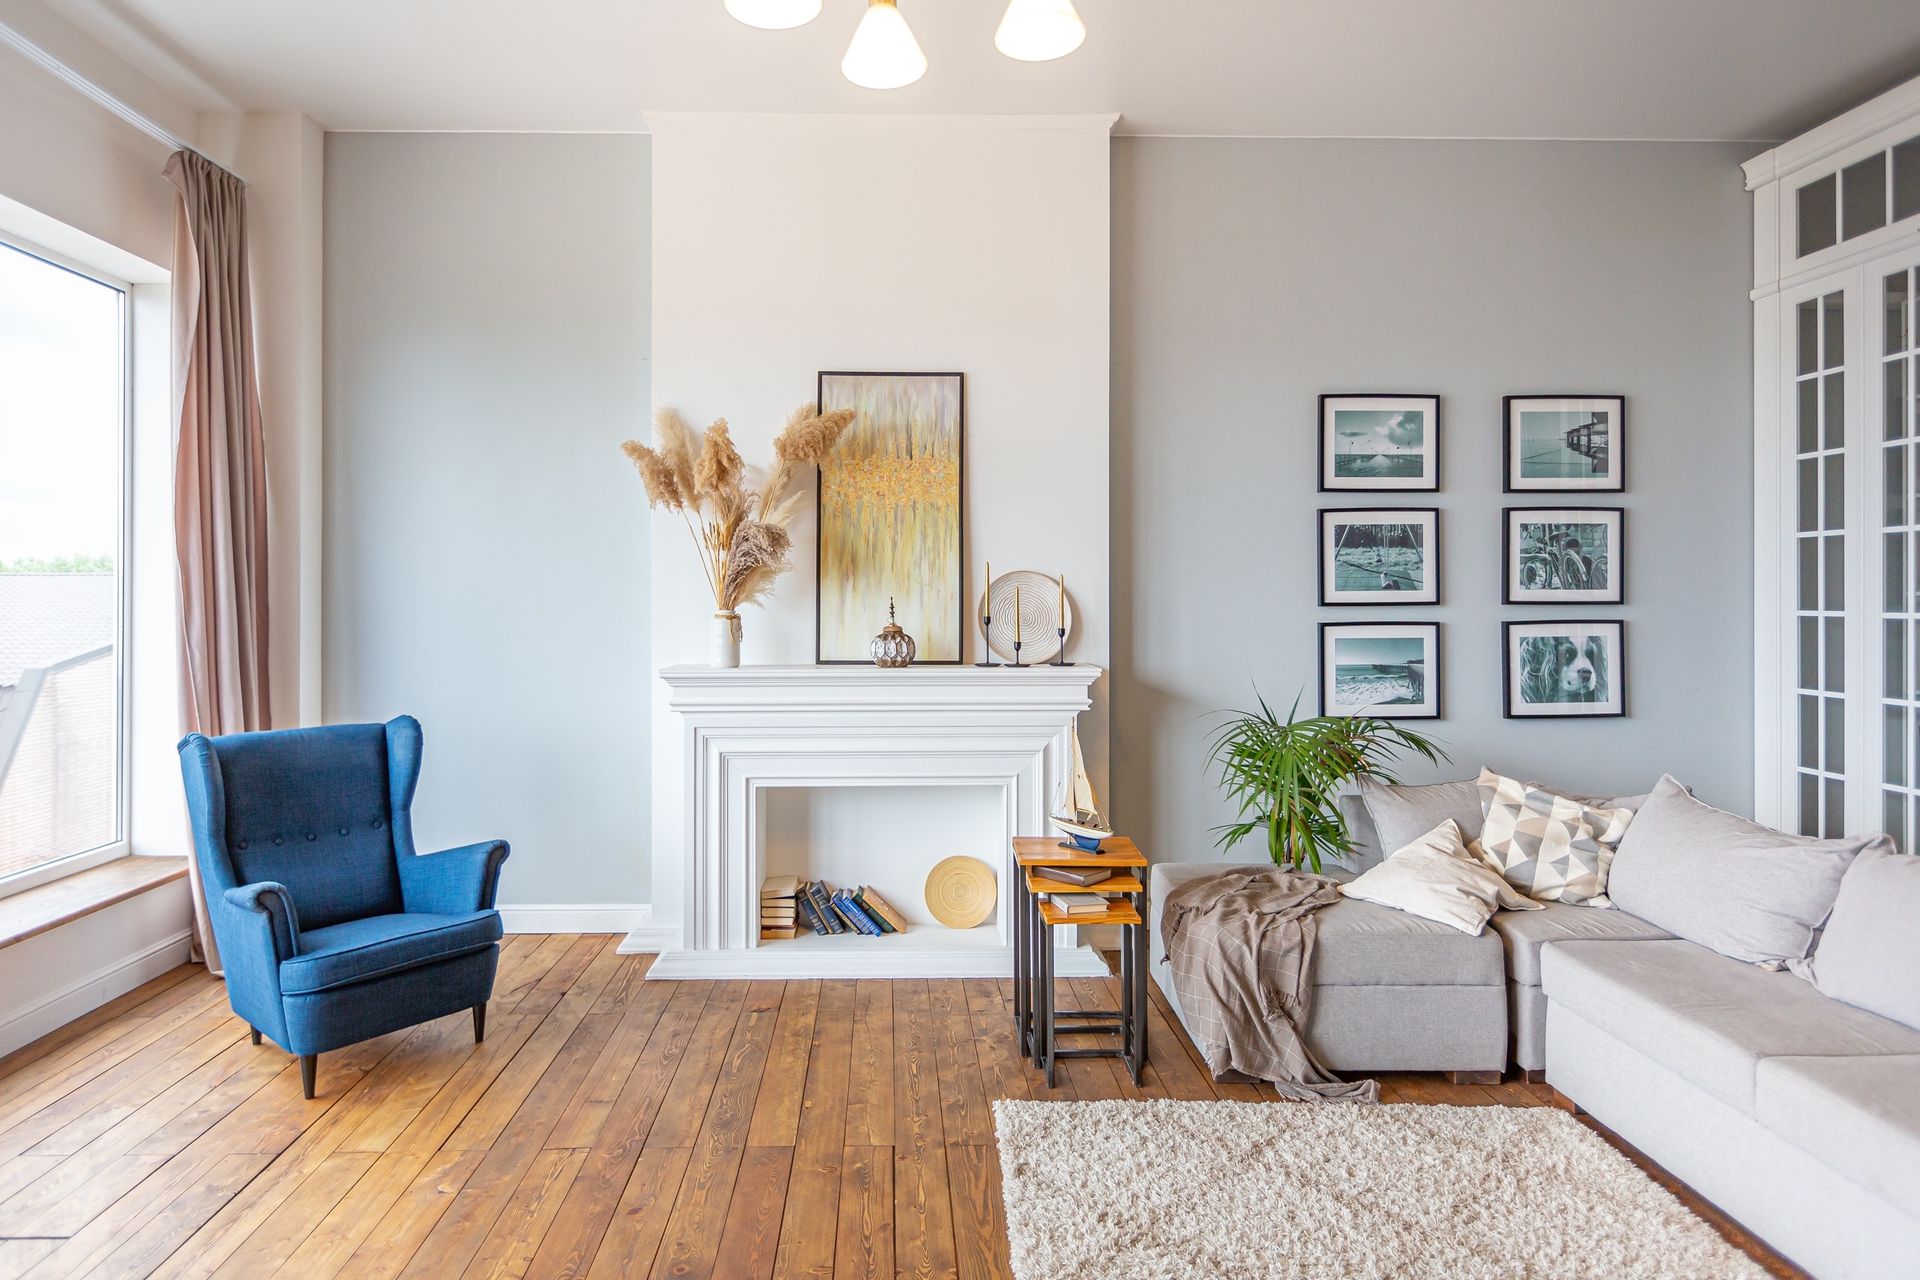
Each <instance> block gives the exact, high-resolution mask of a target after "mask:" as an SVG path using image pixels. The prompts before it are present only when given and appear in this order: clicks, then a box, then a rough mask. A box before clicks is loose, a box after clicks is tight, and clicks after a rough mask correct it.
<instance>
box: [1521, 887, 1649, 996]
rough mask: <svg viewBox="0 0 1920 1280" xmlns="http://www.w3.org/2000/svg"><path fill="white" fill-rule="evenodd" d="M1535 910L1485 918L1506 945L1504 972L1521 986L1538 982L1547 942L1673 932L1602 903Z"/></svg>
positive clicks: (1635, 938) (1637, 938)
mask: <svg viewBox="0 0 1920 1280" xmlns="http://www.w3.org/2000/svg"><path fill="white" fill-rule="evenodd" d="M1540 907H1541V909H1540V910H1538V911H1497V912H1495V913H1494V916H1493V919H1492V920H1490V921H1488V923H1489V924H1491V925H1492V926H1493V928H1494V931H1495V932H1497V933H1498V934H1499V935H1500V941H1501V942H1503V943H1504V944H1506V948H1507V974H1508V976H1510V977H1511V978H1512V979H1513V980H1514V981H1515V982H1517V983H1519V984H1520V985H1521V986H1523V987H1537V986H1539V985H1540V949H1541V948H1542V947H1544V946H1546V945H1547V944H1548V943H1549V942H1579V941H1588V942H1606V941H1614V942H1651V941H1655V940H1658V939H1661V938H1671V937H1672V936H1673V935H1672V934H1670V933H1668V932H1667V931H1666V930H1664V929H1662V928H1660V927H1659V926H1658V925H1651V924H1648V923H1647V922H1646V921H1645V920H1642V919H1641V918H1640V917H1639V916H1630V915H1628V914H1627V913H1626V912H1624V911H1609V910H1607V909H1606V908H1604V907H1587V906H1575V905H1574V904H1573V903H1570V902H1543V903H1541V904H1540Z"/></svg>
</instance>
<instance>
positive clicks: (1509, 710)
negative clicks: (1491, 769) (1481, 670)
mask: <svg viewBox="0 0 1920 1280" xmlns="http://www.w3.org/2000/svg"><path fill="white" fill-rule="evenodd" d="M1607 633H1611V635H1612V637H1613V643H1612V648H1611V649H1610V650H1607V651H1606V652H1607V655H1608V656H1607V658H1606V667H1607V671H1606V674H1605V675H1602V676H1597V677H1596V679H1598V680H1604V681H1605V682H1606V684H1605V692H1606V693H1607V695H1608V696H1607V697H1606V699H1605V700H1572V699H1570V700H1564V701H1563V700H1560V699H1558V698H1539V697H1530V696H1528V693H1527V690H1526V689H1525V688H1524V687H1522V686H1524V685H1527V684H1532V685H1534V686H1535V687H1538V686H1539V684H1540V683H1541V682H1542V681H1545V682H1547V683H1550V684H1555V685H1560V686H1561V687H1564V684H1563V683H1562V678H1561V677H1558V676H1556V675H1555V674H1554V673H1551V672H1540V671H1536V670H1534V669H1533V668H1532V667H1531V666H1530V664H1529V662H1528V661H1527V660H1526V659H1524V658H1523V659H1522V660H1521V661H1520V662H1518V663H1516V662H1515V661H1514V658H1515V655H1516V644H1515V642H1516V641H1526V640H1541V639H1554V640H1563V639H1565V640H1571V639H1572V638H1573V637H1575V636H1584V637H1590V636H1593V635H1603V634H1607ZM1574 649H1575V652H1576V655H1582V654H1583V653H1584V651H1585V645H1584V644H1579V645H1575V646H1574ZM1516 677H1517V679H1516ZM1500 688H1501V700H1502V704H1503V705H1502V709H1501V710H1502V714H1503V715H1504V716H1505V718H1506V719H1508V720H1609V719H1612V720H1617V719H1620V718H1622V717H1624V716H1625V715H1626V714H1627V624H1626V622H1625V621H1624V620H1623V619H1620V618H1543V619H1537V620H1536V619H1528V620H1526V621H1523V622H1503V623H1501V624H1500ZM1516 693H1517V694H1518V696H1516ZM1535 708H1546V709H1545V710H1536V709H1535ZM1582 708H1587V709H1582Z"/></svg>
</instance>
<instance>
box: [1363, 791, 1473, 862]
mask: <svg viewBox="0 0 1920 1280" xmlns="http://www.w3.org/2000/svg"><path fill="white" fill-rule="evenodd" d="M1358 785H1359V792H1360V799H1361V801H1362V802H1363V803H1364V804H1365V805H1366V806H1367V815H1368V816H1369V817H1371V818H1372V819H1373V829H1374V833H1375V837H1376V839H1377V840H1378V842H1379V847H1380V852H1381V854H1382V856H1384V855H1386V854H1389V853H1392V852H1393V851H1394V850H1395V849H1404V848H1405V847H1406V846H1408V845H1410V844H1412V843H1413V842H1414V841H1415V840H1418V839H1419V838H1420V837H1421V836H1424V835H1425V834H1427V832H1429V831H1431V830H1433V829H1434V828H1435V827H1437V826H1439V825H1440V824H1441V823H1443V822H1445V821H1446V820H1447V819H1448V818H1452V819H1453V820H1454V821H1455V822H1457V823H1459V824H1460V834H1461V835H1463V836H1465V837H1466V838H1467V839H1469V840H1477V839H1479V838H1480V823H1481V820H1482V818H1483V817H1484V815H1485V810H1484V809H1483V808H1482V806H1481V803H1480V787H1479V785H1478V784H1477V783H1475V782H1474V780H1473V779H1472V778H1462V779H1461V780H1460V781H1458V782H1432V783H1427V784H1425V785H1423V786H1408V787H1402V786H1390V785H1388V784H1386V783H1384V782H1372V781H1368V780H1365V779H1363V780H1362V781H1361V782H1360V783H1359V784H1358Z"/></svg>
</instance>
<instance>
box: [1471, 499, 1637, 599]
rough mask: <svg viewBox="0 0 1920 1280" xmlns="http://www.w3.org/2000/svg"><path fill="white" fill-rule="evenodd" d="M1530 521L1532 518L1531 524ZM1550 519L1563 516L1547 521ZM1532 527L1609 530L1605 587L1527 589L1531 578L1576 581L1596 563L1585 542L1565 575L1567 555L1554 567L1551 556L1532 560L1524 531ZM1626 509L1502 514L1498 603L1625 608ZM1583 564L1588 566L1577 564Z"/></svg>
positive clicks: (1544, 509) (1535, 509)
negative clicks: (1620, 605) (1570, 526)
mask: <svg viewBox="0 0 1920 1280" xmlns="http://www.w3.org/2000/svg"><path fill="white" fill-rule="evenodd" d="M1528 517H1532V519H1531V520H1529V519H1528ZM1548 517H1559V518H1558V519H1549V518H1548ZM1528 524H1557V525H1582V526H1585V525H1601V526H1604V527H1606V529H1607V535H1606V548H1605V550H1604V551H1603V552H1602V553H1601V554H1602V555H1603V556H1604V557H1605V563H1604V565H1603V566H1602V571H1603V572H1604V575H1605V582H1606V586H1604V587H1600V588H1595V587H1591V586H1588V587H1569V586H1558V587H1554V586H1547V587H1542V586H1528V585H1527V580H1528V579H1534V580H1536V581H1537V580H1539V579H1540V578H1542V577H1545V578H1548V579H1553V578H1557V577H1562V576H1565V577H1568V578H1571V579H1573V580H1577V579H1578V577H1579V574H1580V570H1581V568H1582V567H1584V568H1585V570H1586V572H1587V573H1588V574H1589V575H1591V573H1592V571H1593V562H1594V561H1595V560H1596V559H1598V557H1595V556H1593V555H1591V554H1589V552H1590V551H1591V550H1592V548H1591V546H1590V545H1588V544H1587V543H1584V542H1583V543H1580V544H1578V545H1577V549H1575V550H1574V551H1572V552H1571V553H1570V554H1571V555H1572V556H1573V557H1575V558H1576V559H1575V562H1574V563H1573V564H1572V565H1570V566H1568V567H1569V568H1570V569H1571V572H1565V571H1563V568H1562V564H1564V563H1565V561H1566V559H1567V553H1562V555H1561V556H1560V557H1559V559H1560V561H1561V562H1562V564H1556V563H1555V562H1554V560H1553V559H1552V558H1547V559H1541V558H1540V557H1539V556H1538V555H1537V554H1536V555H1535V556H1531V557H1530V556H1528V554H1527V548H1526V539H1525V538H1524V537H1523V536H1522V534H1521V532H1520V531H1521V529H1522V528H1523V527H1524V526H1526V525H1528ZM1626 545H1627V509H1626V508H1625V507H1507V508H1505V509H1504V510H1503V511H1502V513H1501V524H1500V560H1501V564H1502V566H1503V567H1502V570H1501V574H1500V603H1501V604H1624V603H1625V602H1626V596H1627V556H1626ZM1582 560H1584V561H1585V562H1586V563H1585V565H1584V566H1582V565H1580V564H1579V563H1578V561H1582Z"/></svg>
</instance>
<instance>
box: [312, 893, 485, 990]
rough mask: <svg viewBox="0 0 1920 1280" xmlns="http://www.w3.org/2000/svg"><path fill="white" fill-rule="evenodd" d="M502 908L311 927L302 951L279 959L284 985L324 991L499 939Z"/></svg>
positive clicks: (390, 916)
mask: <svg viewBox="0 0 1920 1280" xmlns="http://www.w3.org/2000/svg"><path fill="white" fill-rule="evenodd" d="M500 935H501V928H500V913H499V912H498V911H475V912H473V913H472V914H470V915H461V916H435V915H425V914H409V915H388V916H367V917H366V918H364V919H361V920H348V921H346V922H344V923H342V924H335V925H328V926H327V927H326V928H324V929H309V930H307V931H306V932H304V933H302V934H301V935H300V954H299V955H297V956H294V957H292V958H291V959H288V960H283V961H281V962H280V990H281V991H283V992H285V993H286V994H288V995H298V994H304V993H308V992H314V991H325V990H328V989H330V988H333V987H339V986H345V985H346V984H347V983H350V982H363V981H365V980H366V979H368V978H377V977H380V976H381V975H383V974H388V973H397V972H399V971H400V970H402V969H411V968H414V967H415V966H417V965H423V964H432V963H434V962H435V961H439V960H445V959H448V958H450V957H452V956H456V955H460V954H463V953H465V952H468V951H477V950H479V949H480V948H482V947H486V946H491V945H492V944H493V943H496V942H498V941H500Z"/></svg>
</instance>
